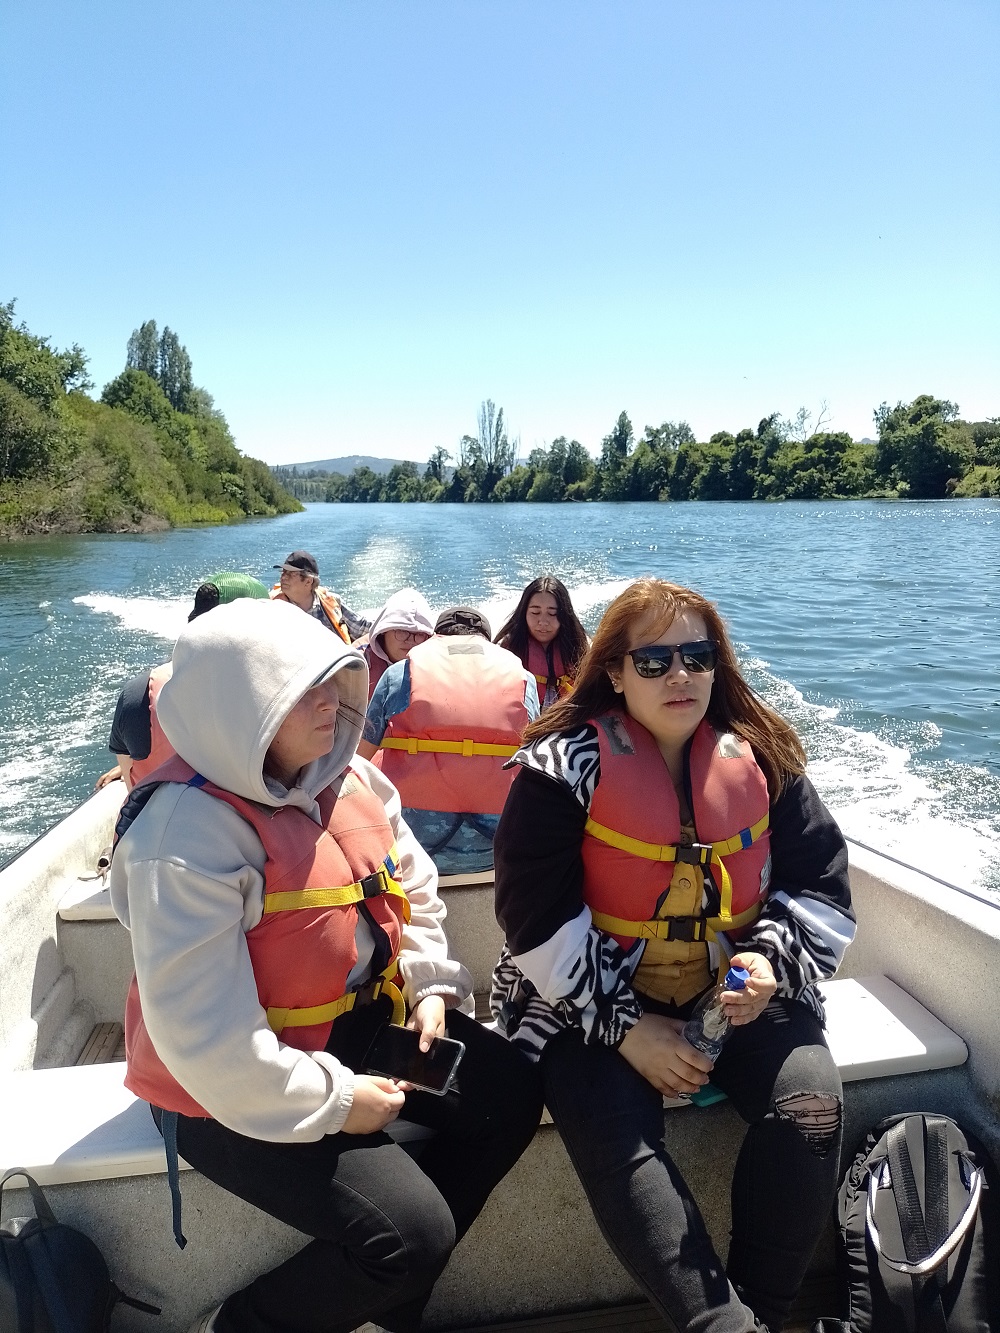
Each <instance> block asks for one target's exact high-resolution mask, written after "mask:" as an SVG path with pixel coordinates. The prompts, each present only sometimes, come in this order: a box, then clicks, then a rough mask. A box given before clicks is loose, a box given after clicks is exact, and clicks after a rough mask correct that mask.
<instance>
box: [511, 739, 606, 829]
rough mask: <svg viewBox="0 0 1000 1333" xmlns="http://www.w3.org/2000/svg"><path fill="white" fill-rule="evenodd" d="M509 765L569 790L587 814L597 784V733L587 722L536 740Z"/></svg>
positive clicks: (523, 749) (599, 769)
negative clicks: (526, 769)
mask: <svg viewBox="0 0 1000 1333" xmlns="http://www.w3.org/2000/svg"><path fill="white" fill-rule="evenodd" d="M510 762H511V764H520V765H521V766H522V767H523V768H528V769H531V770H532V771H533V772H535V773H541V774H543V776H545V777H547V778H552V779H553V780H554V781H555V782H561V783H562V784H563V786H565V787H568V788H569V790H570V791H571V792H572V793H573V795H574V796H575V797H576V799H577V800H578V801H579V802H580V804H581V805H582V806H583V808H584V810H587V811H589V810H590V803H591V801H592V800H593V799H594V792H595V791H596V789H597V784H598V783H599V782H600V780H601V748H600V745H599V743H598V740H597V729H596V728H595V727H593V726H592V725H591V724H590V723H589V722H585V723H584V724H583V726H582V727H578V728H577V729H576V730H575V731H561V732H553V733H552V735H550V736H540V737H539V738H538V740H536V741H532V742H531V744H530V745H525V746H524V747H523V748H522V749H520V750H518V752H517V754H516V755H515V756H514V758H513V759H512V760H511V761H510Z"/></svg>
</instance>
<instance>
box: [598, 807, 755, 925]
mask: <svg viewBox="0 0 1000 1333" xmlns="http://www.w3.org/2000/svg"><path fill="white" fill-rule="evenodd" d="M769 824H770V814H769V813H768V814H765V815H764V816H763V817H762V818H761V819H759V820H758V821H757V823H756V824H752V825H751V826H750V828H745V829H741V830H740V832H739V833H734V834H733V836H732V837H731V838H725V839H723V841H721V842H713V843H704V844H698V845H697V846H695V847H684V848H678V847H677V845H676V844H673V843H656V842H643V841H642V840H641V839H639V838H630V837H629V836H628V835H627V834H625V833H619V832H618V831H617V829H612V828H608V827H607V826H606V825H605V824H599V823H598V822H597V820H596V819H588V820H587V823H586V825H585V826H584V832H585V833H589V834H590V835H591V837H593V838H598V839H600V841H601V842H606V843H607V844H608V845H609V846H611V847H617V848H618V850H619V851H622V852H628V853H629V854H630V855H631V856H641V857H642V858H643V860H645V861H666V862H671V861H676V860H677V854H678V851H680V852H681V855H682V856H683V857H684V859H688V858H689V857H690V859H691V860H692V861H694V862H696V863H697V864H699V865H706V864H707V865H709V867H710V868H711V869H712V870H713V871H714V872H715V879H716V888H717V889H718V890H719V898H720V905H719V906H720V910H719V915H718V916H715V917H712V918H711V920H710V921H709V922H708V933H709V936H711V935H714V934H715V932H716V931H719V930H737V929H738V928H739V927H740V926H744V925H747V924H749V922H751V921H753V920H755V919H756V917H757V913H758V912H759V910H760V907H759V905H758V904H756V903H755V904H754V905H753V907H751V908H748V909H747V911H745V912H741V913H739V914H738V915H737V916H735V917H734V916H733V881H732V878H731V877H730V874H729V871H728V870H727V869H726V863H725V862H724V861H723V860H722V857H724V856H732V855H733V854H734V853H736V852H740V851H744V850H745V849H746V848H747V847H752V846H753V844H754V843H755V842H756V841H757V839H758V838H759V837H760V836H761V834H762V833H763V832H764V831H765V829H766V828H767V827H768V825H769ZM602 915H603V913H598V916H602ZM610 919H613V920H616V921H618V923H619V924H618V925H616V926H604V925H601V923H600V921H598V919H597V916H595V917H594V923H595V925H597V926H598V928H599V929H601V930H607V931H610V933H611V934H612V935H631V936H636V937H644V938H646V939H649V938H653V937H655V938H658V939H669V938H670V935H669V933H663V934H661V933H660V932H659V931H658V930H653V929H651V928H652V927H654V926H657V925H658V923H657V922H655V921H652V922H639V921H632V922H627V921H622V919H621V918H617V917H616V918H610ZM669 920H670V918H669V917H667V918H665V922H669ZM623 925H624V926H629V927H630V929H628V930H625V929H622V928H621V927H622V926H623ZM633 926H640V927H643V928H644V930H633V929H631V927H633ZM667 929H668V930H669V927H667Z"/></svg>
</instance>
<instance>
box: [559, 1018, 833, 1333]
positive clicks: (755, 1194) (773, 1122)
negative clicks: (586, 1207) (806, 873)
mask: <svg viewBox="0 0 1000 1333" xmlns="http://www.w3.org/2000/svg"><path fill="white" fill-rule="evenodd" d="M648 1008H649V1009H650V1010H658V1011H659V1012H666V1013H671V1012H673V1013H676V1012H677V1011H671V1010H669V1009H666V1008H665V1007H664V1006H661V1005H657V1004H655V1003H653V1002H649V1004H648ZM682 1012H683V1011H682ZM542 1076H543V1079H544V1084H545V1101H546V1104H547V1105H548V1108H549V1110H550V1112H551V1113H552V1118H553V1120H554V1121H555V1123H556V1125H557V1126H558V1128H559V1132H560V1133H561V1135H562V1138H563V1141H564V1143H565V1144H566V1148H567V1150H568V1152H569V1155H570V1158H571V1160H572V1162H573V1165H574V1167H575V1168H576V1172H577V1174H578V1175H579V1177H580V1180H581V1182H582V1184H583V1187H584V1189H585V1190H586V1192H587V1197H588V1198H589V1200H590V1204H591V1207H592V1208H593V1210H594V1214H595V1216H596V1218H597V1221H598V1224H599V1226H600V1228H601V1230H602V1232H603V1233H604V1236H605V1237H606V1239H607V1241H608V1243H609V1244H610V1246H611V1248H612V1249H613V1250H614V1252H615V1254H616V1255H617V1256H618V1258H619V1259H620V1260H621V1262H622V1263H623V1264H624V1266H625V1267H626V1268H627V1269H628V1271H629V1273H631V1275H632V1277H633V1278H634V1279H635V1281H636V1282H637V1283H638V1284H639V1285H640V1286H641V1287H642V1288H643V1290H644V1291H645V1293H646V1295H647V1296H648V1297H649V1299H650V1300H651V1301H652V1302H653V1304H654V1305H655V1306H656V1307H657V1309H658V1310H659V1311H660V1312H661V1314H663V1315H664V1316H665V1317H666V1318H667V1319H668V1320H669V1321H670V1322H671V1323H672V1324H673V1325H674V1326H675V1327H676V1328H678V1329H682V1330H684V1333H749V1331H750V1330H753V1329H754V1328H755V1326H756V1325H755V1320H756V1321H759V1322H760V1323H764V1324H767V1325H768V1327H769V1328H770V1329H772V1330H773V1329H778V1328H780V1327H781V1325H782V1323H783V1321H784V1319H785V1318H786V1316H787V1314H788V1311H789V1308H790V1307H791V1304H792V1302H793V1301H794V1299H795V1296H796V1294H797V1292H798V1289H799V1287H800V1285H801V1283H802V1279H803V1277H804V1276H805V1272H806V1268H807V1267H808V1264H809V1260H810V1258H811V1257H812V1253H813V1250H814V1249H815V1247H816V1243H817V1241H818V1239H819V1236H820V1233H821V1231H822V1228H823V1225H824V1223H825V1221H826V1219H827V1218H828V1216H829V1213H830V1209H831V1207H832V1205H833V1199H834V1195H835V1193H836V1188H837V1176H838V1168H839V1163H840V1139H841V1096H842V1094H841V1083H840V1074H839V1072H838V1070H837V1067H836V1065H835V1064H834V1062H833V1058H832V1056H831V1055H830V1052H829V1051H828V1049H827V1047H826V1043H825V1041H824V1039H823V1032H822V1029H821V1028H820V1025H819V1023H818V1022H817V1020H816V1019H815V1018H814V1017H813V1015H812V1014H811V1013H810V1011H809V1010H808V1009H807V1008H806V1007H805V1005H802V1004H798V1003H796V1002H794V1001H789V1000H773V1001H772V1002H771V1004H770V1005H769V1006H768V1008H767V1009H766V1010H765V1011H764V1013H763V1014H761V1016H760V1017H759V1018H758V1019H756V1020H755V1021H754V1022H753V1023H749V1024H747V1025H746V1026H744V1027H738V1028H734V1029H733V1031H732V1034H731V1035H730V1038H729V1040H728V1042H727V1043H726V1045H725V1047H724V1048H723V1051H722V1054H721V1055H720V1056H719V1059H718V1061H717V1063H716V1066H715V1070H714V1071H713V1073H712V1082H713V1083H714V1084H715V1085H716V1087H719V1088H721V1089H722V1090H723V1091H724V1092H725V1093H726V1094H727V1095H728V1097H729V1099H730V1100H731V1102H732V1103H733V1106H734V1107H735V1109H736V1110H737V1111H738V1112H739V1114H740V1115H741V1116H742V1118H743V1119H744V1120H746V1121H747V1122H748V1125H749V1128H748V1130H747V1134H746V1138H745V1140H744V1142H743V1147H742V1149H741V1151H740V1154H739V1158H738V1160H737V1163H736V1170H735V1173H734V1176H733V1182H732V1213H733V1230H732V1241H731V1244H730V1248H729V1260H728V1263H727V1264H726V1265H725V1266H723V1264H722V1262H721V1261H720V1259H719V1258H718V1256H717V1255H716V1253H715V1249H714V1247H713V1245H712V1242H711V1239H710V1238H709V1235H708V1232H707V1230H706V1228H705V1223H704V1221H703V1220H702V1216H701V1213H700V1212H699V1210H698V1206H697V1204H696V1203H695V1201H694V1199H693V1197H692V1195H691V1193H690V1191H689V1189H688V1187H687V1185H686V1184H685V1182H684V1180H683V1179H682V1177H681V1175H680V1172H679V1171H678V1170H677V1167H676V1166H675V1164H674V1162H673V1161H672V1159H671V1157H670V1154H669V1152H668V1150H667V1145H668V1144H669V1141H670V1123H671V1116H672V1115H684V1116H692V1115H697V1114H698V1111H697V1110H694V1109H692V1110H680V1111H677V1112H667V1115H666V1122H664V1112H663V1104H662V1098H661V1097H660V1094H659V1093H658V1092H656V1090H655V1089H654V1088H653V1087H652V1085H651V1084H649V1083H647V1082H646V1080H645V1079H644V1078H643V1077H642V1076H641V1075H640V1074H637V1073H636V1071H635V1070H634V1069H633V1068H632V1066H631V1065H630V1064H629V1063H628V1062H627V1061H626V1060H625V1059H624V1057H623V1056H621V1055H619V1054H618V1052H617V1051H614V1050H611V1049H609V1048H608V1047H606V1046H598V1045H594V1046H588V1045H585V1043H584V1041H583V1036H582V1033H581V1032H580V1030H579V1029H578V1028H571V1029H568V1030H566V1031H564V1032H561V1033H559V1034H558V1035H557V1036H556V1037H554V1038H553V1039H552V1040H551V1041H550V1042H549V1043H548V1045H547V1046H546V1048H545V1051H544V1054H543V1056H542ZM664 1124H665V1125H666V1127H665V1128H664ZM705 1146H706V1151H711V1145H710V1144H708V1143H706V1145H705Z"/></svg>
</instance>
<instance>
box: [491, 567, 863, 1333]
mask: <svg viewBox="0 0 1000 1333" xmlns="http://www.w3.org/2000/svg"><path fill="white" fill-rule="evenodd" d="M514 763H515V765H516V766H517V769H518V773H517V777H516V778H515V780H514V782H513V784H512V786H511V790H510V794H509V796H508V798H507V803H506V805H505V807H504V811H503V814H502V816H501V818H500V823H499V826H498V829H497V832H496V837H495V839H494V855H495V868H496V908H497V919H498V920H499V922H500V925H501V926H502V927H503V929H504V932H505V934H506V946H505V948H504V951H503V953H502V955H501V958H500V961H499V963H498V964H497V969H496V973H495V975H494V986H493V996H492V1006H493V1012H494V1014H495V1016H496V1017H497V1020H498V1022H499V1024H500V1026H501V1028H502V1029H503V1030H505V1031H506V1033H507V1035H508V1037H509V1038H510V1039H511V1040H512V1041H513V1042H514V1044H515V1045H517V1046H518V1047H519V1048H520V1049H522V1050H523V1051H525V1052H526V1053H527V1054H528V1055H529V1057H531V1058H532V1059H535V1060H538V1061H540V1067H541V1073H542V1078H543V1082H544V1087H545V1102H546V1105H547V1106H548V1108H549V1110H550V1112H551V1114H552V1118H553V1120H554V1121H555V1123H556V1125H557V1126H558V1128H559V1130H560V1132H561V1134H562V1136H563V1138H564V1140H565V1142H566V1144H567V1147H568V1149H569V1153H570V1157H571V1159H572V1161H573V1164H574V1166H575V1168H576V1170H577V1173H578V1174H579V1176H580V1178H581V1181H582V1183H583V1185H584V1188H585V1189H586V1191H587V1195H588V1198H589V1200H590V1204H591V1206H592V1208H593V1209H594V1212H595V1214H596V1216H597V1218H598V1221H599V1223H600V1225H601V1229H602V1231H603V1232H604V1234H605V1236H606V1237H607V1238H608V1240H609V1242H610V1244H611V1246H612V1248H613V1250H614V1251H615V1253H616V1254H617V1255H618V1257H619V1258H620V1259H621V1261H622V1262H623V1264H624V1265H625V1266H626V1267H627V1268H628V1270H629V1272H630V1273H631V1274H632V1276H633V1277H634V1278H635V1280H636V1281H637V1282H638V1283H639V1284H640V1286H642V1287H643V1289H644V1291H645V1292H646V1294H647V1296H648V1297H649V1299H650V1300H651V1301H652V1303H653V1304H654V1305H655V1306H656V1308H657V1309H658V1310H659V1311H660V1312H661V1313H662V1314H663V1315H664V1316H665V1317H666V1318H667V1319H668V1320H669V1321H670V1322H671V1324H672V1326H675V1327H677V1328H681V1329H688V1328H697V1329H698V1330H699V1333H749V1331H750V1330H754V1329H758V1328H761V1327H763V1326H766V1327H767V1328H768V1329H770V1330H772V1331H773V1330H775V1329H778V1328H780V1327H781V1325H782V1322H783V1320H784V1319H785V1317H786V1316H787V1314H788V1311H789V1309H790V1307H791V1305H792V1302H793V1300H794V1298H795V1296H796V1293H797V1291H798V1288H799V1286H800V1284H801V1282H802V1279H803V1277H804V1275H805V1272H806V1268H807V1266H808V1263H809V1260H810V1258H811V1256H812V1252H813V1249H814V1248H815V1245H816V1242H817V1240H818V1238H819V1236H820V1233H821V1231H822V1228H823V1225H824V1222H825V1220H826V1218H827V1216H828V1215H829V1211H830V1208H831V1206H832V1203H833V1198H834V1194H835V1191H836V1186H837V1171H838V1163H839V1151H840V1139H841V1107H842V1091H841V1085H840V1078H839V1074H838V1071H837V1067H836V1065H835V1064H834V1061H833V1059H832V1057H831V1055H830V1052H829V1050H828V1049H827V1047H826V1043H825V1040H824V1036H823V1006H822V1000H821V998H820V996H819V993H818V991H817V989H816V983H817V982H819V981H823V980H825V979H826V978H828V977H830V976H832V975H833V973H834V972H835V970H836V968H837V966H838V964H839V961H840V959H841V957H842V955H843V952H844V950H845V948H846V947H847V945H848V944H849V943H850V941H851V939H852V938H853V935H854V929H855V926H854V915H853V911H852V908H851V897H850V886H849V882H848V875H847V849H846V845H845V842H844V838H843V836H842V834H841V833H840V830H839V829H838V827H837V825H836V823H835V822H834V820H833V818H832V816H831V815H830V813H829V812H828V811H827V809H826V808H825V806H824V805H823V802H822V801H821V800H820V798H819V797H818V795H817V794H816V791H815V790H814V788H813V786H812V784H811V783H810V781H809V779H808V778H807V777H806V776H805V752H804V751H803V748H802V745H801V742H800V741H799V738H798V736H797V735H796V734H795V731H794V730H793V728H792V727H791V726H790V724H789V723H788V722H786V721H785V720H784V719H783V718H782V717H780V716H779V715H778V714H777V713H775V712H774V711H773V710H772V709H771V708H769V707H768V706H767V705H766V704H765V703H764V702H763V701H762V700H761V699H759V698H758V697H757V695H756V694H755V693H754V692H753V690H752V689H751V688H750V686H749V685H748V684H747V682H746V681H745V680H744V678H743V676H742V674H741V672H740V668H739V664H738V662H737V658H736V653H735V651H734V649H733V645H732V643H731V641H730V638H729V635H728V633H727V631H726V627H725V624H724V623H723V621H722V618H721V617H720V615H719V613H718V611H717V610H716V608H715V606H714V605H713V604H712V603H711V602H709V601H707V600H706V599H705V598H704V597H702V596H701V595H700V594H699V593H697V592H694V591H692V590H690V589H687V588H683V587H680V586H678V585H676V584H671V583H666V582H664V581H663V580H660V579H654V578H644V579H640V580H639V581H638V582H636V583H634V584H632V585H631V587H629V588H627V589H626V590H625V592H623V593H622V594H621V596H620V597H618V598H617V599H616V600H615V601H614V602H612V604H611V606H610V607H609V608H608V610H607V612H606V613H605V615H604V617H603V619H602V621H601V623H600V625H599V626H598V628H597V632H596V634H595V635H594V640H593V643H592V644H591V647H590V649H589V650H588V652H587V654H586V656H585V657H584V659H583V661H582V662H581V664H580V668H579V671H578V674H577V680H576V688H575V690H574V692H573V693H572V694H571V695H570V696H569V697H568V698H566V699H563V700H560V701H559V702H558V703H556V704H555V705H553V707H551V708H550V709H548V710H547V711H546V712H545V713H543V714H542V716H541V718H540V719H539V720H538V721H537V722H535V723H533V724H532V725H531V726H529V727H528V728H527V729H526V731H525V737H524V744H523V746H522V748H521V749H520V750H519V751H518V753H517V755H516V756H515V759H514ZM730 963H732V964H734V965H739V966H742V967H744V968H746V970H747V971H748V972H749V974H750V976H749V981H748V983H747V986H746V989H745V990H744V991H742V992H737V991H727V992H725V994H724V996H723V1004H724V1007H725V1010H726V1012H727V1014H728V1016H729V1018H730V1020H731V1024H732V1028H731V1032H730V1036H729V1038H728V1040H727V1042H726V1044H725V1045H724V1046H723V1048H722V1051H721V1053H720V1054H719V1056H718V1058H717V1060H716V1061H715V1063H714V1066H713V1062H712V1060H711V1059H710V1058H709V1057H708V1056H707V1055H705V1054H703V1053H702V1052H700V1051H698V1050H696V1049H695V1048H694V1047H693V1046H691V1045H690V1044H689V1043H688V1042H687V1041H686V1040H685V1038H684V1036H683V1028H684V1024H685V1021H686V1020H687V1018H688V1017H689V1016H690V1015H691V1013H692V1011H693V1009H694V1008H695V1005H696V1004H697V1001H698V999H699V998H700V996H702V995H703V994H704V993H705V992H706V991H707V990H709V988H710V987H712V986H713V985H714V984H715V982H716V979H717V977H719V978H721V976H723V975H724V974H725V972H726V971H727V969H728V966H729V965H730ZM709 1080H711V1082H712V1084H713V1086H714V1088H716V1089H718V1090H720V1091H722V1092H724V1093H725V1094H726V1095H727V1096H728V1097H729V1099H730V1101H731V1102H732V1103H733V1106H734V1107H735V1109H736V1110H737V1111H738V1113H739V1114H740V1115H741V1117H742V1118H743V1119H744V1120H745V1121H746V1122H747V1123H748V1126H749V1128H748V1131H747V1135H746V1139H745V1141H744V1143H743V1147H742V1149H741V1151H740V1155H739V1159H738V1161H737V1164H736V1170H735V1175H734V1178H733V1184H732V1241H731V1245H730V1249H729V1256H728V1261H727V1263H726V1264H725V1265H724V1264H723V1263H722V1262H721V1261H720V1259H719V1258H718V1256H717V1255H716V1253H715V1250H714V1248H713V1245H712V1241H711V1239H710V1237H709V1234H708V1231H707V1229H706V1227H705V1224H704V1221H703V1219H702V1217H701V1214H700V1213H699V1211H698V1207H697V1204H696V1203H695V1200H694V1199H693V1197H692V1195H691V1193H690V1191H689V1189H688V1187H687V1185H686V1184H685V1182H684V1181H683V1179H682V1178H681V1176H680V1174H679V1172H678V1170H677V1168H676V1166H675V1165H674V1163H673V1161H672V1159H671V1157H670V1153H669V1149H668V1144H669V1138H670V1123H669V1120H668V1122H667V1126H666V1134H665V1133H664V1118H663V1098H664V1097H668V1098H676V1097H682V1098H684V1097H689V1096H691V1095H692V1094H697V1093H698V1092H699V1091H700V1090H701V1089H702V1088H704V1087H705V1085H706V1084H707V1083H708V1082H709Z"/></svg>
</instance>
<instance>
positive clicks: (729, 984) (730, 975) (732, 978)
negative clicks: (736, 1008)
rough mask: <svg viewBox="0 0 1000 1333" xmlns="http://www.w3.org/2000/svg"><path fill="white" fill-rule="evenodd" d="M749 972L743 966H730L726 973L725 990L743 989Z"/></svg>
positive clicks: (748, 977)
mask: <svg viewBox="0 0 1000 1333" xmlns="http://www.w3.org/2000/svg"><path fill="white" fill-rule="evenodd" d="M749 980H750V973H749V972H748V971H747V970H746V968H745V967H731V968H730V969H729V971H728V972H727V973H726V990H745V989H746V984H747V982H748V981H749Z"/></svg>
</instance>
